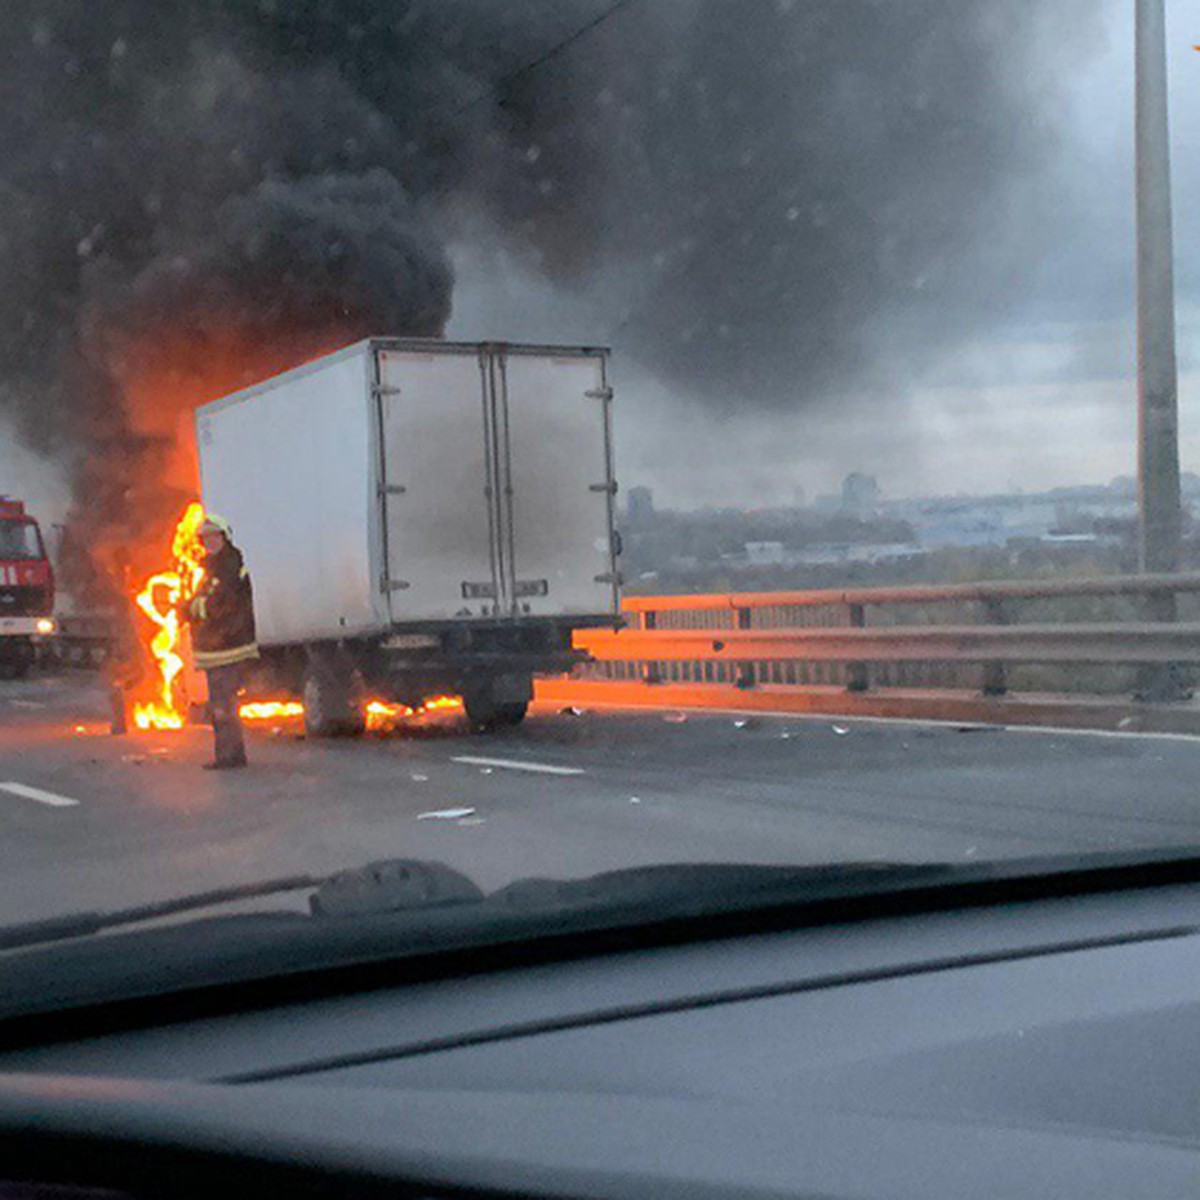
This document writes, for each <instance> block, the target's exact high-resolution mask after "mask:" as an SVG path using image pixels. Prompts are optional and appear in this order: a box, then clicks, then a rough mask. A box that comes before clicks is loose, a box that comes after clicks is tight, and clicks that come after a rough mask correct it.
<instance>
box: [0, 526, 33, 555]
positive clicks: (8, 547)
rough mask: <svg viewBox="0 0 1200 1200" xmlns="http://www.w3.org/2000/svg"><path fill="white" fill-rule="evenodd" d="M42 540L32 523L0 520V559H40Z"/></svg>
mask: <svg viewBox="0 0 1200 1200" xmlns="http://www.w3.org/2000/svg"><path fill="white" fill-rule="evenodd" d="M41 557H42V540H41V538H40V537H39V536H38V528H37V526H36V525H35V524H34V523H33V522H32V521H3V520H0V558H41Z"/></svg>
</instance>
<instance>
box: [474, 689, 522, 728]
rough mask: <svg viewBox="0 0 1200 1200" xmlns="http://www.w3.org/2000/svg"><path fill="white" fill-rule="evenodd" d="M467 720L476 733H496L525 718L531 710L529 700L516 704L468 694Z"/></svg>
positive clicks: (511, 726)
mask: <svg viewBox="0 0 1200 1200" xmlns="http://www.w3.org/2000/svg"><path fill="white" fill-rule="evenodd" d="M464 702H465V706H466V710H467V720H468V721H469V722H470V724H471V728H472V729H473V730H474V731H475V732H476V733H494V732H495V731H496V730H498V729H511V728H513V727H514V726H516V725H520V723H521V722H522V721H523V720H525V714H526V712H528V711H529V704H528V702H527V701H521V702H520V703H515V704H497V703H496V702H495V701H494V700H490V699H484V698H481V697H480V698H476V697H472V696H467V697H466V698H465V701H464Z"/></svg>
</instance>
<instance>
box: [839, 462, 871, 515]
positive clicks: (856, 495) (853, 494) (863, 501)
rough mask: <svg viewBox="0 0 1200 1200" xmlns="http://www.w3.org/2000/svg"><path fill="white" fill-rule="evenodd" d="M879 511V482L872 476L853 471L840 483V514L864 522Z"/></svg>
mask: <svg viewBox="0 0 1200 1200" xmlns="http://www.w3.org/2000/svg"><path fill="white" fill-rule="evenodd" d="M878 509H879V482H878V480H877V479H876V478H875V476H874V475H863V474H862V473H861V472H860V471H854V472H852V473H851V474H849V475H847V476H846V478H845V480H844V481H843V483H842V512H844V513H845V514H846V515H847V516H848V517H857V518H858V519H859V520H860V521H866V520H868V519H869V518H871V517H873V516H875V515H876V512H877V511H878Z"/></svg>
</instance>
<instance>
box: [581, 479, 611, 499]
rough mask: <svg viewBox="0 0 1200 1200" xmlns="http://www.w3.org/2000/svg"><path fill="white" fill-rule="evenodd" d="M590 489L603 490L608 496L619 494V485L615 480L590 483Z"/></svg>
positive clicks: (590, 490)
mask: <svg viewBox="0 0 1200 1200" xmlns="http://www.w3.org/2000/svg"><path fill="white" fill-rule="evenodd" d="M588 491H589V492H602V493H604V494H605V495H608V496H615V495H616V494H617V485H616V482H615V481H614V482H613V483H593V484H591V485H589V487H588Z"/></svg>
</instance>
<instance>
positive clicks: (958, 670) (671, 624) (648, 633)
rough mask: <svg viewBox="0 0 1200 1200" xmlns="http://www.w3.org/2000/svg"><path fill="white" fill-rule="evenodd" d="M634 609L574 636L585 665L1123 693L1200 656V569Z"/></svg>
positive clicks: (629, 604) (758, 680)
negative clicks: (611, 625) (619, 623)
mask: <svg viewBox="0 0 1200 1200" xmlns="http://www.w3.org/2000/svg"><path fill="white" fill-rule="evenodd" d="M1190 610H1195V611H1194V612H1192V611H1190ZM624 611H625V619H626V626H625V628H622V629H620V630H617V631H611V630H588V631H586V632H581V633H579V634H578V635H577V636H576V645H577V646H578V647H579V648H581V649H584V650H586V651H588V652H589V653H590V654H591V655H592V657H593V660H594V661H593V662H592V663H590V664H588V665H587V666H586V667H585V668H584V670H583V674H584V676H585V677H588V678H592V679H597V680H614V681H616V680H620V681H624V682H635V681H638V682H641V683H644V684H647V685H651V686H652V685H654V684H666V683H687V684H704V683H711V684H726V685H733V686H736V687H738V688H741V689H753V688H757V687H762V686H768V685H773V686H783V687H806V686H808V687H811V686H814V685H826V686H829V685H834V686H840V687H843V688H845V689H847V690H849V691H852V692H867V691H872V690H882V689H887V688H896V687H924V688H930V687H932V688H938V687H943V688H960V689H961V688H963V687H972V686H973V687H976V688H977V689H978V690H979V691H980V692H982V693H983V694H984V695H989V696H1001V695H1004V694H1006V693H1008V692H1009V691H1012V690H1040V691H1045V690H1064V691H1076V692H1078V691H1088V692H1093V693H1097V694H1101V693H1108V694H1112V693H1117V692H1120V691H1125V690H1130V691H1135V690H1138V687H1137V680H1138V679H1140V680H1142V681H1143V683H1144V681H1145V680H1146V679H1147V677H1148V676H1147V672H1148V671H1149V672H1157V673H1158V674H1159V675H1161V673H1162V671H1163V670H1164V669H1168V670H1173V669H1177V668H1178V669H1183V668H1186V667H1188V666H1194V665H1198V664H1200V573H1191V574H1179V575H1138V576H1111V577H1107V578H1092V579H1066V580H1026V581H998V582H986V583H966V584H945V585H919V586H913V587H881V588H843V589H836V590H821V591H791V592H733V593H719V594H705V595H675V596H633V597H629V598H627V599H626V601H625V604H624ZM1180 618H1183V619H1180ZM1030 667H1039V668H1040V669H1041V673H1040V674H1038V673H1034V674H1032V675H1030V674H1028V673H1027V674H1026V675H1025V676H1022V675H1021V674H1020V671H1021V670H1023V669H1026V668H1030ZM1014 668H1016V670H1014ZM1086 668H1099V672H1097V671H1096V670H1093V671H1091V673H1090V675H1088V676H1086V679H1085V684H1084V685H1083V686H1080V679H1081V678H1083V676H1081V671H1083V670H1084V669H1086ZM1118 669H1120V670H1118ZM1139 672H1140V673H1139ZM1176 694H1182V690H1181V689H1178V688H1177V689H1176Z"/></svg>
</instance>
